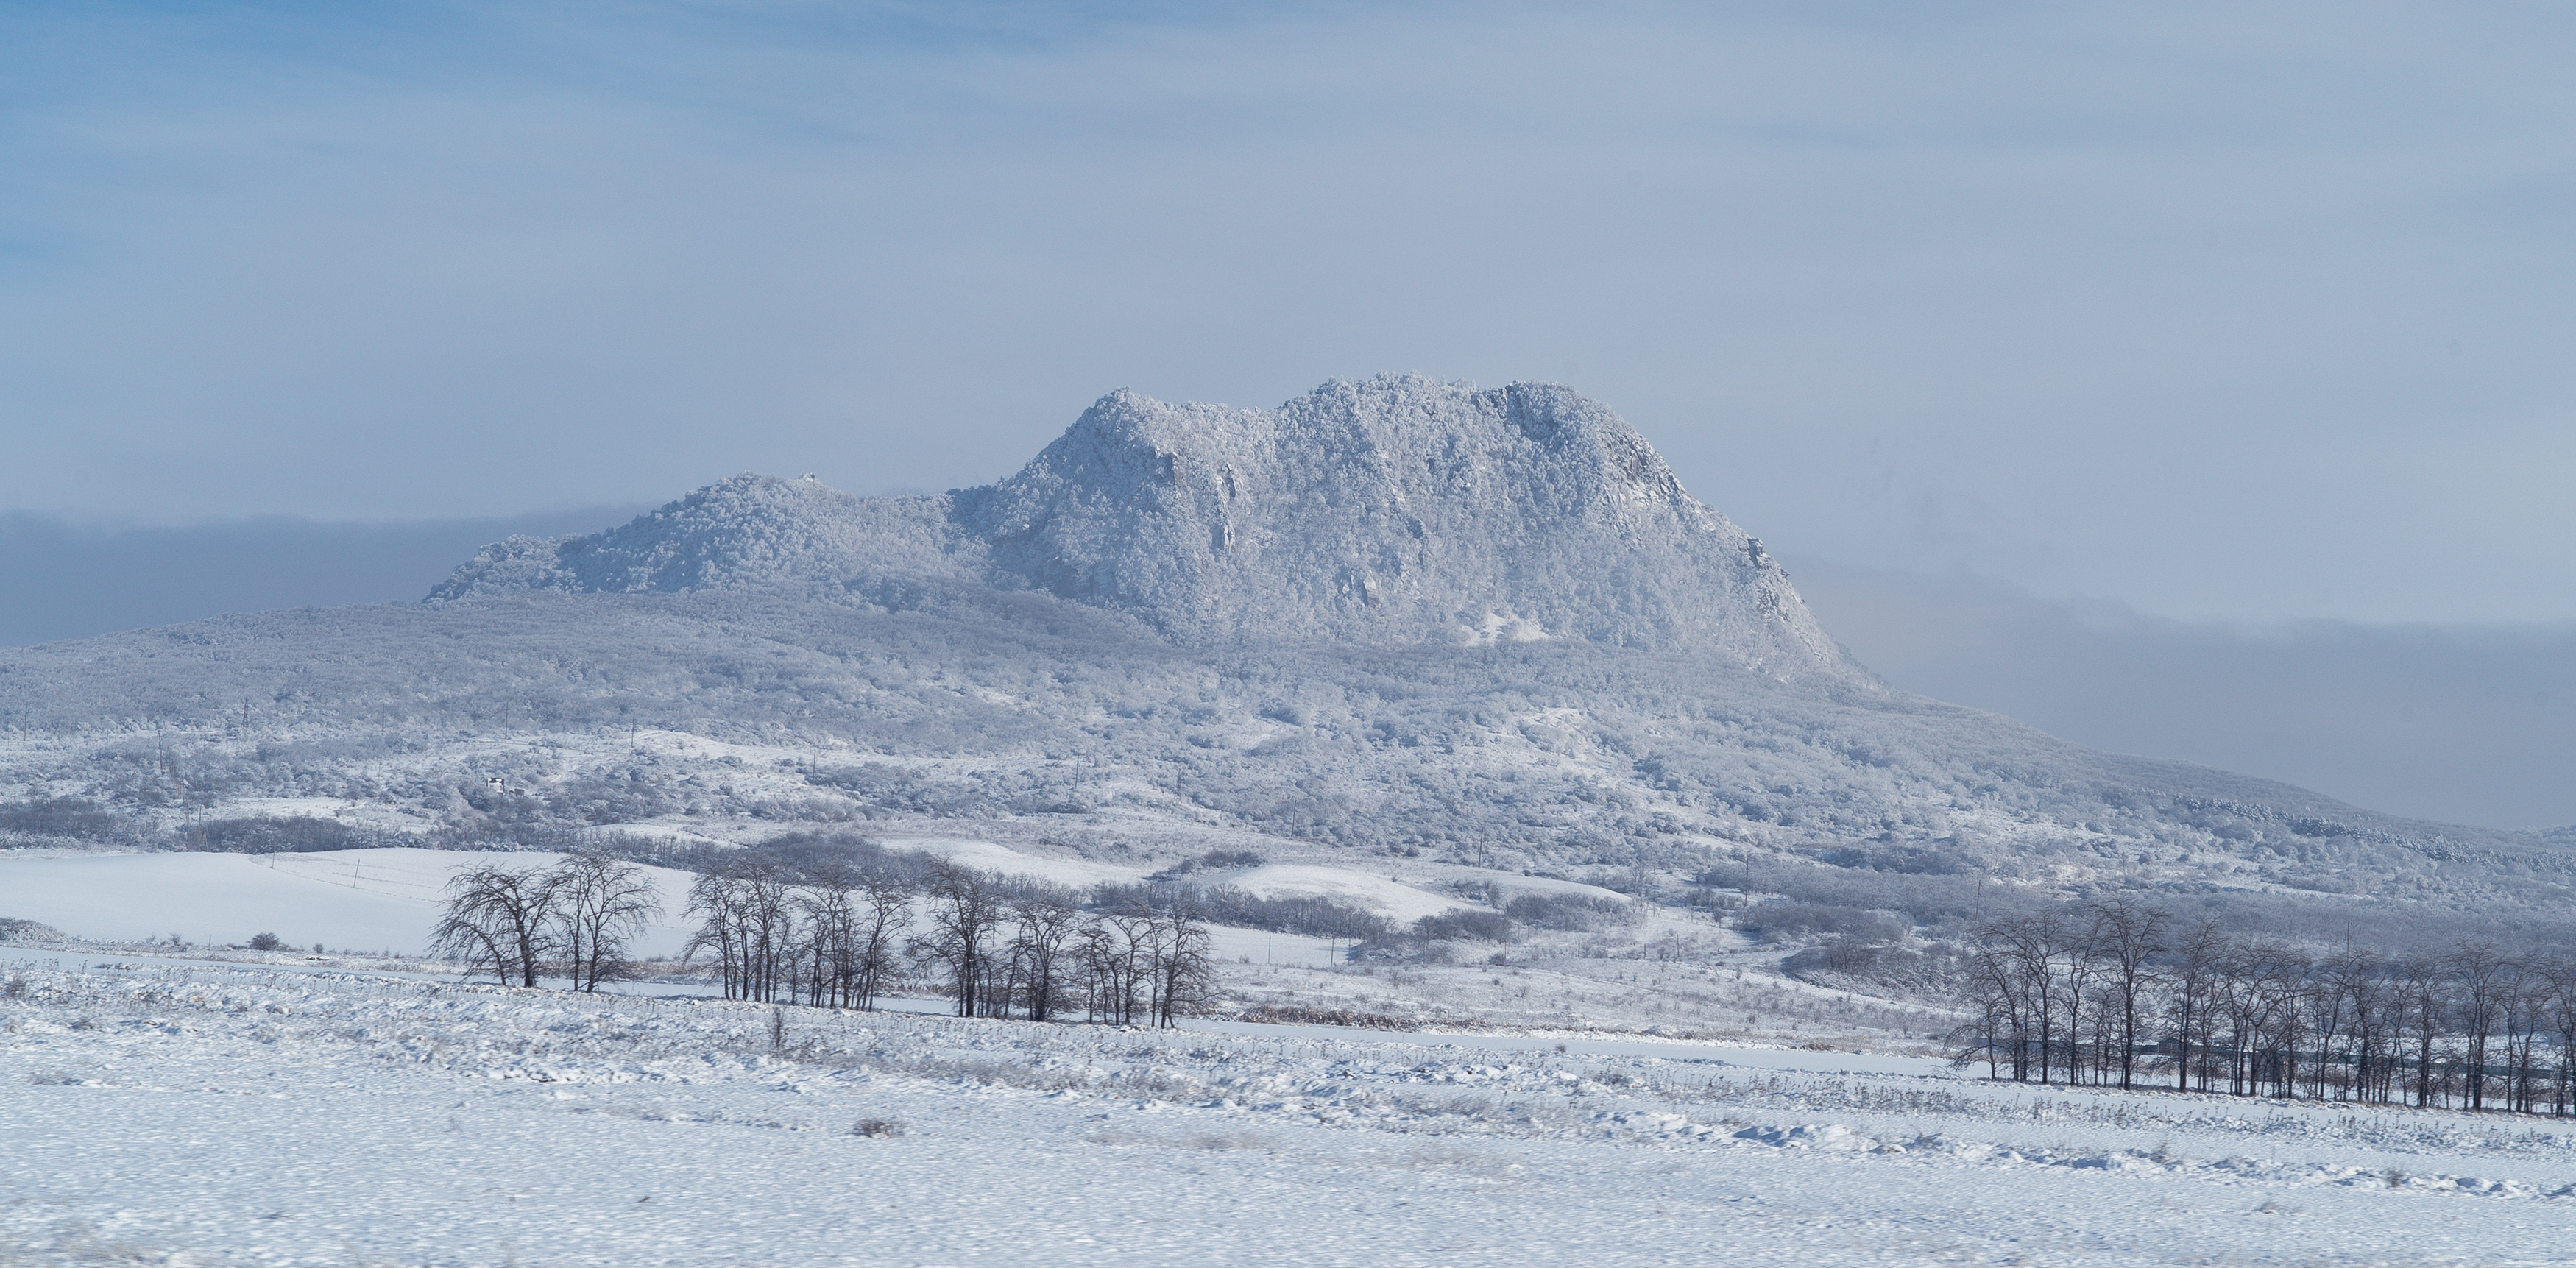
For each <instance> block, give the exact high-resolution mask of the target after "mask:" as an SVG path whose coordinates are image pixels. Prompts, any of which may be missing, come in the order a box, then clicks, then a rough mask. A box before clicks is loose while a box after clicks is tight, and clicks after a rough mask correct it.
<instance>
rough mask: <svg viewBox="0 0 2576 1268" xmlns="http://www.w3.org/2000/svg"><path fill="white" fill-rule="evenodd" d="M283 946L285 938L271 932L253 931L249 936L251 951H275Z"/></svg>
mask: <svg viewBox="0 0 2576 1268" xmlns="http://www.w3.org/2000/svg"><path fill="white" fill-rule="evenodd" d="M285 946H286V939H284V938H281V937H278V936H277V935H276V934H273V933H255V934H252V935H251V936H250V949H251V950H253V951H276V950H279V949H282V948H283V947H285Z"/></svg>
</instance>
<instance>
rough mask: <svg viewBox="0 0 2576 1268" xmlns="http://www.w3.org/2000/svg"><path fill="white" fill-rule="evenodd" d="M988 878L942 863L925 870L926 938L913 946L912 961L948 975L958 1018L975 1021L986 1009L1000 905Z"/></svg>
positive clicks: (999, 922)
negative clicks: (934, 966)
mask: <svg viewBox="0 0 2576 1268" xmlns="http://www.w3.org/2000/svg"><path fill="white" fill-rule="evenodd" d="M993 879H994V878H993V877H991V876H989V875H987V874H985V873H983V872H979V871H976V870H975V869H973V868H970V867H961V866H959V865H957V864H955V863H949V862H941V863H939V864H936V865H934V866H933V867H932V868H931V869H930V885H929V890H930V933H929V935H928V936H927V937H923V938H920V939H916V940H915V941H914V942H913V944H912V949H913V954H914V955H915V957H916V958H919V959H923V960H928V961H933V962H935V963H937V964H939V965H940V966H941V967H942V968H944V969H945V970H946V971H947V974H948V980H949V982H950V983H951V984H952V985H953V986H954V987H955V989H956V992H957V1015H958V1016H960V1017H980V1016H984V1015H986V1014H987V1013H988V1012H990V1011H991V1009H990V1008H989V1007H988V1006H987V1005H988V1001H987V1000H986V999H985V996H986V995H987V994H989V993H990V989H991V988H990V984H989V983H988V980H987V979H988V978H989V977H990V976H991V973H992V970H993V968H994V966H993V964H992V958H993V945H992V942H993V937H994V935H995V933H996V932H997V931H998V926H999V925H1000V924H1001V903H1000V900H999V896H998V895H996V894H995V893H994V885H993Z"/></svg>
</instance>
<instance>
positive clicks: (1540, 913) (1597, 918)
mask: <svg viewBox="0 0 2576 1268" xmlns="http://www.w3.org/2000/svg"><path fill="white" fill-rule="evenodd" d="M1503 914H1505V915H1507V916H1510V917H1511V918H1512V919H1514V920H1517V921H1519V922H1521V923H1522V924H1525V925H1530V926H1533V927H1536V928H1540V929H1559V930H1564V931H1566V932H1569V933H1588V932H1590V931H1592V930H1595V929H1610V928H1616V927H1618V926H1621V925H1626V924H1633V923H1635V922H1636V921H1638V920H1640V919H1642V918H1644V916H1645V913H1644V912H1643V911H1641V910H1639V909H1638V908H1637V907H1636V906H1635V905H1634V904H1630V903H1623V902H1621V901H1619V900H1618V899H1616V898H1595V897H1593V896H1592V895H1590V894H1523V895H1521V896H1520V897H1518V898H1515V899H1513V900H1511V901H1510V902H1509V903H1506V904H1504V906H1503Z"/></svg>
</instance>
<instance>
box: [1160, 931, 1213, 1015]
mask: <svg viewBox="0 0 2576 1268" xmlns="http://www.w3.org/2000/svg"><path fill="white" fill-rule="evenodd" d="M1155 924H1156V929H1155V938H1154V960H1153V965H1154V986H1153V989H1154V1022H1155V1024H1156V1025H1159V1026H1166V1027H1169V1026H1175V1025H1178V1024H1180V1019H1181V1018H1182V1017H1183V1016H1186V1015H1188V1014H1191V1013H1194V1012H1196V1011H1197V1010H1198V1009H1199V1008H1201V1007H1202V1006H1204V1005H1205V1004H1206V1003H1207V1002H1208V1001H1209V1000H1210V999H1211V998H1212V997H1213V996H1214V994H1215V990H1216V957H1215V954H1214V949H1213V941H1212V940H1211V939H1210V938H1209V936H1208V928H1207V926H1206V925H1203V924H1200V923H1199V922H1197V921H1195V920H1191V919H1189V918H1188V917H1186V916H1183V915H1181V914H1179V913H1178V912H1174V913H1172V914H1169V915H1166V916H1163V917H1162V918H1160V919H1159V920H1157V921H1156V922H1155Z"/></svg>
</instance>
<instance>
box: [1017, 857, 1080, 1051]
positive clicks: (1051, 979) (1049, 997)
mask: <svg viewBox="0 0 2576 1268" xmlns="http://www.w3.org/2000/svg"><path fill="white" fill-rule="evenodd" d="M1011 919H1012V921H1013V923H1015V924H1016V925H1017V926H1018V927H1019V933H1018V936H1017V937H1015V938H1013V939H1012V940H1011V959H1012V961H1013V963H1014V964H1016V965H1017V966H1018V968H1019V978H1020V992H1019V993H1020V1004H1021V1007H1022V1008H1023V1009H1025V1010H1026V1011H1027V1013H1028V1018H1029V1020H1030V1021H1047V1020H1050V1019H1052V1018H1053V1017H1054V1016H1055V1014H1056V1011H1057V1009H1058V1008H1059V1007H1061V1006H1062V1000H1061V998H1060V997H1061V996H1062V994H1063V991H1064V979H1065V977H1066V976H1067V975H1066V973H1065V966H1066V960H1067V959H1068V958H1069V957H1070V956H1071V955H1072V954H1073V952H1071V951H1070V950H1069V946H1070V944H1071V943H1072V942H1073V939H1074V935H1075V934H1076V932H1077V931H1078V930H1079V929H1080V927H1081V923H1082V913H1081V911H1080V910H1079V909H1078V908H1076V907H1075V906H1074V903H1073V896H1072V895H1070V894H1066V893H1061V892H1057V891H1054V890H1052V889H1036V890H1033V891H1031V892H1030V893H1028V894H1025V895H1023V896H1022V897H1020V898H1019V899H1017V900H1015V901H1013V902H1012V904H1011Z"/></svg>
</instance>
